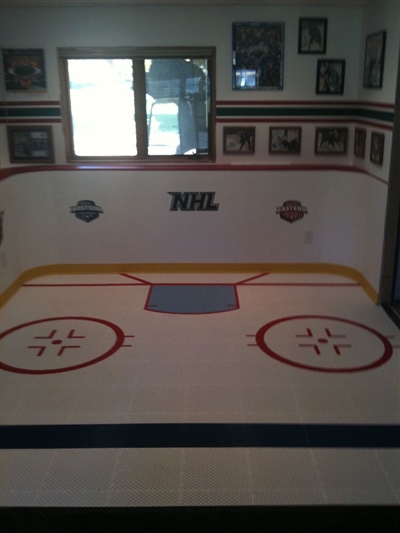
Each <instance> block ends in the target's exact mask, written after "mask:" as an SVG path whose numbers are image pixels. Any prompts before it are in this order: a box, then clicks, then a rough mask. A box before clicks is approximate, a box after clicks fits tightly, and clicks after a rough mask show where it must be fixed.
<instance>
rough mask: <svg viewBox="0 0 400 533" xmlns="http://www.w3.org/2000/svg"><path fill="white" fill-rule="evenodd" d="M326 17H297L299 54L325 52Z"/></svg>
mask: <svg viewBox="0 0 400 533" xmlns="http://www.w3.org/2000/svg"><path fill="white" fill-rule="evenodd" d="M327 35H328V19H327V18H307V17H300V18H299V42H298V53H299V54H326V42H327Z"/></svg>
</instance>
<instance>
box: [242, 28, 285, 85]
mask: <svg viewBox="0 0 400 533" xmlns="http://www.w3.org/2000/svg"><path fill="white" fill-rule="evenodd" d="M284 33H285V25H284V23H283V22H271V23H269V22H235V23H233V57H232V63H233V88H234V89H237V90H242V91H243V90H278V89H283V57H284Z"/></svg>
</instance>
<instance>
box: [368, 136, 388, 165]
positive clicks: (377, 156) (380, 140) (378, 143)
mask: <svg viewBox="0 0 400 533" xmlns="http://www.w3.org/2000/svg"><path fill="white" fill-rule="evenodd" d="M384 147H385V134H384V133H379V132H377V131H373V132H372V133H371V151H370V156H369V159H370V161H371V162H372V163H376V164H377V165H382V164H383V149H384Z"/></svg>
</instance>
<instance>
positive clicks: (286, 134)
mask: <svg viewBox="0 0 400 533" xmlns="http://www.w3.org/2000/svg"><path fill="white" fill-rule="evenodd" d="M300 151H301V128H297V127H296V128H293V127H288V128H276V127H270V128H269V153H270V154H299V153H300Z"/></svg>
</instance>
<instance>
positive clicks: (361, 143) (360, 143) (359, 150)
mask: <svg viewBox="0 0 400 533" xmlns="http://www.w3.org/2000/svg"><path fill="white" fill-rule="evenodd" d="M366 139H367V130H366V129H364V128H355V130H354V155H355V156H356V157H360V158H361V159H364V157H365V142H366Z"/></svg>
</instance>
